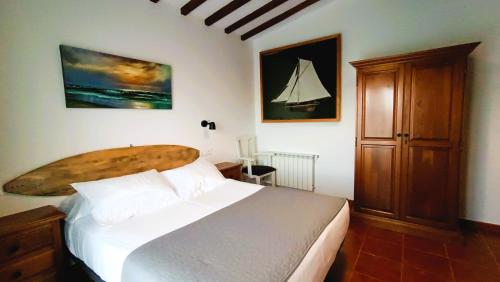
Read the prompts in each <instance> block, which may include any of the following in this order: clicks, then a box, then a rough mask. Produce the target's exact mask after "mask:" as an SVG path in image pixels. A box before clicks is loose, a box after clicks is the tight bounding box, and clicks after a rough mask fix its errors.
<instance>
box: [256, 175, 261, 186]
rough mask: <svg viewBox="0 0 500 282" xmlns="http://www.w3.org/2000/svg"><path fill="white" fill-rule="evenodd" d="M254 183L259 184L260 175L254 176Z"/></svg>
mask: <svg viewBox="0 0 500 282" xmlns="http://www.w3.org/2000/svg"><path fill="white" fill-rule="evenodd" d="M255 183H256V184H257V185H260V177H258V176H257V177H255Z"/></svg>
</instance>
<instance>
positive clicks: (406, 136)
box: [403, 133, 410, 144]
mask: <svg viewBox="0 0 500 282" xmlns="http://www.w3.org/2000/svg"><path fill="white" fill-rule="evenodd" d="M403 136H404V137H405V144H408V137H409V136H410V134H408V133H405V134H404V135H403Z"/></svg>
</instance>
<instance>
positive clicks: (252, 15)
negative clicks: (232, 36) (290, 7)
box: [224, 0, 288, 34]
mask: <svg viewBox="0 0 500 282" xmlns="http://www.w3.org/2000/svg"><path fill="white" fill-rule="evenodd" d="M286 1H288V0H272V1H270V2H268V3H267V4H265V5H263V6H262V7H260V8H258V9H257V10H255V11H253V12H251V13H250V14H248V15H246V16H245V17H243V18H241V19H240V20H238V21H236V22H234V23H233V24H232V25H230V26H228V27H226V28H225V29H224V31H225V32H226V33H227V34H229V33H231V32H233V31H235V30H237V29H238V28H240V27H242V26H244V25H246V24H247V23H249V22H251V21H253V20H255V19H256V18H258V17H260V16H262V15H263V14H265V13H267V12H269V11H271V10H272V9H274V8H276V7H278V6H279V5H281V4H283V3H285V2H286Z"/></svg>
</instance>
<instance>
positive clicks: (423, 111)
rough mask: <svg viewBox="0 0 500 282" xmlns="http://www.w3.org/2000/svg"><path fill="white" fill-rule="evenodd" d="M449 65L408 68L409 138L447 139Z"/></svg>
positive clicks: (448, 123) (449, 88)
mask: <svg viewBox="0 0 500 282" xmlns="http://www.w3.org/2000/svg"><path fill="white" fill-rule="evenodd" d="M452 77H453V65H449V64H445V65H437V66H436V65H422V66H415V67H414V68H412V74H411V82H412V85H411V103H410V105H411V108H410V109H409V110H410V112H411V115H410V133H411V135H410V138H411V139H413V140H415V139H421V140H448V138H449V132H450V113H451V102H452Z"/></svg>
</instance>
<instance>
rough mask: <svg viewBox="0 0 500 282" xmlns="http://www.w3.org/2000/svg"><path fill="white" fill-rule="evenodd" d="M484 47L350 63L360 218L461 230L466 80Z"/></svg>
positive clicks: (356, 191) (355, 192)
mask: <svg viewBox="0 0 500 282" xmlns="http://www.w3.org/2000/svg"><path fill="white" fill-rule="evenodd" d="M478 44H479V42H475V43H470V44H463V45H457V46H452V47H445V48H439V49H434V50H427V51H422V52H416V53H410V54H404V55H398V56H390V57H383V58H377V59H369V60H363V61H356V62H352V63H351V64H352V65H353V66H354V67H356V70H357V129H356V171H355V191H354V202H355V207H356V210H357V211H359V212H362V213H366V214H371V215H376V216H381V217H385V218H390V219H395V220H398V221H397V222H399V223H401V222H407V223H410V224H412V225H415V224H417V225H426V226H433V227H440V228H447V229H454V228H456V227H457V219H458V201H459V179H460V176H459V174H460V167H461V165H460V155H461V151H462V136H461V133H462V124H463V107H464V88H465V77H466V75H465V73H466V71H467V56H468V55H469V54H470V53H471V52H472V50H474V48H476V46H477V45H478Z"/></svg>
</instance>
